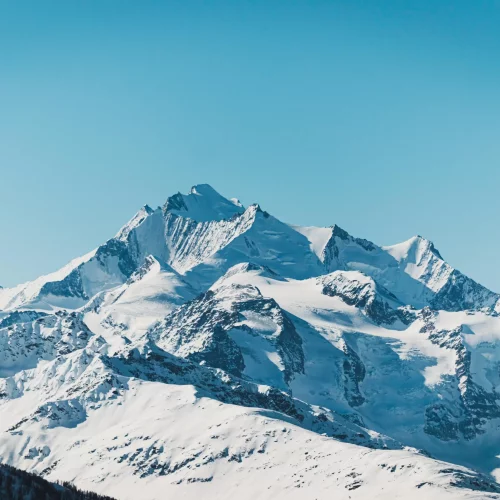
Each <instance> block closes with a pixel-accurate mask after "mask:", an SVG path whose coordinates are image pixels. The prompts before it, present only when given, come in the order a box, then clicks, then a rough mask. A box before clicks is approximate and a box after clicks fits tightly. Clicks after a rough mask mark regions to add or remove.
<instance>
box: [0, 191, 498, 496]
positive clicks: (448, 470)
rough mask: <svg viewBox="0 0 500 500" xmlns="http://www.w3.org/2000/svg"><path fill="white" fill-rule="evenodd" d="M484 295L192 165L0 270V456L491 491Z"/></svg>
mask: <svg viewBox="0 0 500 500" xmlns="http://www.w3.org/2000/svg"><path fill="white" fill-rule="evenodd" d="M499 304H500V301H499V296H498V295H497V294H495V293H494V292H491V291H489V290H487V289H486V288H484V287H482V286H481V285H480V284H478V283H476V282H475V281H473V280H472V279H470V278H468V277H466V276H464V275H463V274H461V273H460V272H459V271H458V270H456V269H454V268H452V267H451V266H450V265H449V264H448V263H447V262H445V261H444V260H443V258H442V256H441V254H440V253H439V252H438V251H437V250H436V248H435V246H434V245H433V244H432V243H431V242H429V241H427V240H425V239H424V238H421V237H419V236H418V237H414V238H411V239H410V240H408V241H406V242H403V243H400V244H398V245H393V246H389V247H381V246H378V245H376V244H374V243H372V242H370V241H367V240H364V239H361V238H355V237H353V236H351V235H349V234H348V233H347V232H346V231H344V230H343V229H341V228H339V227H338V226H335V225H333V226H331V227H329V228H315V227H299V226H292V225H288V224H285V223H283V222H281V221H279V220H278V219H276V218H275V217H273V216H272V215H270V214H269V213H267V212H265V211H264V210H262V209H261V208H260V207H259V205H256V204H255V205H250V206H249V207H247V208H244V207H243V206H242V205H241V203H239V202H238V201H237V200H228V199H226V198H224V197H222V196H221V195H219V194H218V193H217V192H216V191H215V190H213V188H211V187H210V186H208V185H206V184H202V185H198V186H194V187H193V188H192V189H191V192H190V193H189V194H187V195H182V194H180V193H178V194H176V195H173V196H171V197H169V198H168V199H167V201H166V203H165V204H164V205H163V207H161V208H157V209H152V208H150V207H149V206H147V205H146V206H144V207H143V208H142V209H141V210H139V212H138V213H137V214H136V215H135V216H134V217H133V218H132V219H131V220H130V221H129V222H128V223H127V224H125V225H124V226H123V227H122V228H121V229H120V231H119V232H118V233H117V235H116V236H115V237H113V238H111V239H110V240H108V241H107V242H105V243H104V244H103V245H101V246H99V247H98V248H97V249H96V250H94V251H93V252H91V253H89V254H87V255H85V256H84V257H82V258H80V259H76V260H74V261H72V262H71V263H70V264H68V265H67V266H65V267H64V268H62V269H61V270H60V271H58V272H56V273H53V274H51V275H47V276H45V277H41V278H39V279H37V280H35V281H33V282H30V283H26V284H23V285H19V286H18V287H15V288H11V289H0V459H1V460H2V461H4V462H6V463H8V464H11V465H14V466H16V467H20V468H22V469H26V470H30V471H35V472H36V473H38V474H41V475H42V476H44V477H46V478H47V479H49V480H58V479H64V480H70V481H74V482H75V484H76V485H77V486H79V487H81V488H85V489H87V488H88V489H92V490H95V491H98V492H100V493H103V494H108V495H112V496H114V497H116V498H118V499H128V498H130V499H132V498H145V499H146V500H147V499H156V498H158V499H160V498H164V497H165V495H166V496H169V495H172V496H176V497H180V498H195V497H196V496H198V497H199V496H202V497H203V498H212V497H213V498H221V497H222V498H230V497H231V498H232V497H234V496H235V495H238V496H240V497H243V498H250V497H252V498H254V497H258V498H259V497H260V498H330V497H331V494H332V491H333V492H334V493H335V495H336V496H337V497H338V498H386V497H394V498H416V497H417V496H419V495H423V494H425V495H427V496H428V497H429V498H500V486H499V484H498V483H496V482H495V478H497V479H500V463H499V459H498V456H500V449H499V448H500V445H499V444H498V443H500V396H498V394H499V393H500V386H499V384H500V375H499V373H500V344H499V342H500V316H499V314H498V313H499V311H500V306H499Z"/></svg>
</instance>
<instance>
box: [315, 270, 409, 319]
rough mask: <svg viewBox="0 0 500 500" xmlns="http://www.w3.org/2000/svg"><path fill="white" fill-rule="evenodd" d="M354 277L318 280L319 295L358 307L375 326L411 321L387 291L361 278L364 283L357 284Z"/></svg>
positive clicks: (341, 275) (340, 274) (333, 276)
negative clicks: (319, 284)
mask: <svg viewBox="0 0 500 500" xmlns="http://www.w3.org/2000/svg"><path fill="white" fill-rule="evenodd" d="M355 276H356V273H343V272H336V273H332V274H330V275H327V276H325V277H322V278H319V281H320V282H321V283H322V284H323V290H322V293H323V294H324V295H328V296H330V297H339V298H341V299H342V300H343V301H344V302H345V303H346V304H348V305H350V306H355V307H358V308H359V309H361V310H362V311H364V313H365V314H366V315H367V316H368V317H369V318H370V319H371V320H372V321H374V322H375V323H376V324H378V325H382V324H387V325H392V324H393V323H394V322H396V321H397V320H399V321H401V323H403V324H405V325H408V324H410V323H411V322H412V321H413V320H414V319H415V315H414V313H413V311H412V309H411V308H410V307H408V306H406V307H404V306H403V305H402V304H401V302H400V301H399V299H398V298H397V297H396V296H395V295H394V294H392V293H391V292H390V291H389V290H387V289H385V288H384V287H382V286H381V285H379V284H377V283H376V282H375V280H373V279H368V278H366V277H364V278H365V280H364V281H360V280H359V279H356V277H355Z"/></svg>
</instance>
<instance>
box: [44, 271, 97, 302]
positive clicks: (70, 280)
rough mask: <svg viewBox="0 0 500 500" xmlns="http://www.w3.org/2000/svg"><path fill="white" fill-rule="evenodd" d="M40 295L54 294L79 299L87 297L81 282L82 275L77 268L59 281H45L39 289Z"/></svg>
mask: <svg viewBox="0 0 500 500" xmlns="http://www.w3.org/2000/svg"><path fill="white" fill-rule="evenodd" d="M40 295H41V296H44V295H56V296H59V297H78V298H80V299H89V297H88V296H87V294H86V293H85V290H84V288H83V284H82V277H81V275H80V270H79V269H78V268H76V269H74V270H73V271H71V273H69V274H68V276H66V277H65V278H64V279H62V280H61V281H52V282H48V283H45V285H43V286H42V288H41V290H40Z"/></svg>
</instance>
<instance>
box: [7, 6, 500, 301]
mask: <svg viewBox="0 0 500 500" xmlns="http://www.w3.org/2000/svg"><path fill="white" fill-rule="evenodd" d="M499 27H500V2H498V1H481V0H474V1H473V0H468V1H460V0H457V1H449V0H414V1H413V0H412V1H405V0H398V1H396V0H392V1H391V0H365V1H361V0H344V1H335V0H329V1H308V2H306V1H273V0H268V1H253V2H248V1H242V0H233V1H215V0H214V1H204V2H202V1H190V0H187V1H178V2H177V1H166V0H165V1H148V0H141V1H139V0H136V1H126V0H99V1H97V0H96V1H91V0H86V1H83V0H81V1H72V0H62V1H52V0H47V1H43V2H41V1H39V0H35V1H32V2H28V1H24V0H16V1H12V0H0V173H1V177H0V193H1V195H0V228H1V232H0V234H1V245H0V284H2V285H4V286H10V285H14V284H16V283H19V282H22V281H26V280H29V279H33V278H35V277H36V276H38V275H40V274H43V273H47V272H50V271H52V270H55V269H57V268H58V267H60V266H62V265H63V264H65V263H66V262H67V261H68V260H70V259H71V258H73V257H76V256H78V255H81V254H83V253H85V252H87V251H88V250H90V249H92V248H93V247H95V246H97V245H98V244H100V243H102V242H104V241H105V240H106V239H108V238H109V237H111V236H113V235H114V233H115V232H116V231H117V230H118V228H119V227H120V226H121V225H122V224H123V223H125V222H126V221H127V220H128V219H129V218H130V217H131V216H132V215H133V214H134V213H135V212H136V211H137V209H139V208H140V206H141V205H143V204H144V203H149V204H150V205H152V206H156V205H159V204H161V203H163V202H164V200H165V199H166V198H167V196H168V195H170V194H172V193H174V192H177V191H182V192H186V191H187V190H188V189H189V188H190V186H191V185H193V184H197V183H204V182H207V183H210V184H211V185H213V186H214V187H215V188H216V189H217V190H218V191H220V192H221V193H222V194H224V195H226V196H229V197H232V196H236V197H238V198H240V199H241V200H242V202H243V203H244V204H249V203H252V202H255V201H257V202H259V203H260V204H261V206H262V207H263V208H264V209H266V210H268V211H269V212H271V213H272V214H273V215H275V216H277V217H278V218H281V219H283V220H285V221H287V222H293V223H297V224H304V225H331V224H334V223H338V224H339V225H340V226H342V227H344V228H345V229H346V230H348V231H349V232H350V233H351V234H354V235H356V236H362V237H365V238H368V239H371V240H373V241H375V242H376V243H379V244H392V243H396V242H398V241H401V240H405V239H407V238H409V237H410V236H412V235H414V234H421V235H423V236H425V237H427V238H429V239H431V240H433V241H434V242H435V244H436V246H437V247H438V248H439V250H440V251H441V253H442V254H443V256H444V257H445V258H446V259H447V260H448V261H449V262H450V263H451V264H452V265H454V266H456V267H458V268H459V269H460V270H462V271H463V272H465V273H467V274H469V275H470V276H471V277H473V278H475V279H476V280H478V281H480V282H482V283H483V284H485V285H487V286H489V287H491V288H492V289H494V290H496V291H500V266H499V265H498V261H499V259H498V255H499V248H500V231H499V228H498V221H499V212H500V196H499V188H500V173H499V159H500V92H499V89H500V57H499V54H500V29H499Z"/></svg>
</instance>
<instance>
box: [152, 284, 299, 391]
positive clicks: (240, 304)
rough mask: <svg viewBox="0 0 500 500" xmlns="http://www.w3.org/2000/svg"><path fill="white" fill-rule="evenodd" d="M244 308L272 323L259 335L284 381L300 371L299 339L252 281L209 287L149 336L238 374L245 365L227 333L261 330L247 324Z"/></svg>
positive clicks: (186, 355) (182, 352) (286, 318)
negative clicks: (276, 359) (271, 347)
mask: <svg viewBox="0 0 500 500" xmlns="http://www.w3.org/2000/svg"><path fill="white" fill-rule="evenodd" d="M228 296H229V297H230V299H231V300H230V304H229V305H227V302H228ZM248 313H253V314H256V315H258V316H259V317H261V318H263V319H264V318H265V319H267V320H270V322H271V323H272V325H273V331H272V332H269V334H265V338H266V339H267V340H268V341H269V342H271V344H273V345H274V346H275V348H276V349H277V351H278V353H279V354H280V356H281V359H282V362H283V365H284V378H285V381H286V382H288V381H290V380H291V378H292V377H293V375H294V373H303V371H304V353H303V350H302V339H301V338H300V336H299V334H298V333H297V331H296V329H295V326H294V325H293V323H292V321H291V320H290V318H289V317H288V316H287V315H286V314H285V312H284V311H283V310H282V309H281V308H280V307H279V305H278V304H277V303H276V301H275V300H273V299H266V298H264V297H263V296H262V295H261V293H260V292H259V291H258V290H257V289H256V288H255V287H252V286H245V287H243V286H237V285H233V286H231V287H224V288H223V289H220V290H216V291H211V290H210V291H208V292H206V293H204V294H202V295H201V296H199V297H198V298H196V299H194V300H192V301H190V302H188V303H186V304H184V305H183V306H181V307H179V308H178V309H176V310H175V311H173V312H172V313H171V314H170V315H169V316H167V317H166V318H165V320H163V321H162V322H160V323H159V324H158V325H156V326H155V327H154V328H153V330H152V332H151V336H152V338H155V339H157V340H158V342H159V345H161V346H165V348H166V349H167V350H168V351H169V352H173V353H175V354H177V355H182V356H184V357H187V358H188V359H192V360H195V361H198V362H200V361H204V362H206V363H207V364H208V365H209V366H212V367H214V368H222V369H224V370H226V371H228V372H229V373H232V374H234V375H238V376H240V375H241V374H242V372H243V370H244V368H245V364H244V360H243V354H242V352H241V349H240V348H239V347H238V345H237V344H236V343H235V341H234V340H232V339H231V337H230V335H229V332H230V331H231V330H232V329H233V328H239V329H240V330H243V331H246V332H247V333H248V334H249V335H264V334H262V333H261V332H257V331H255V330H254V329H253V328H252V327H251V326H249V325H248V324H247V322H246V320H245V318H246V315H248ZM200 339H202V341H201V342H200V341H199V340H200Z"/></svg>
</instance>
